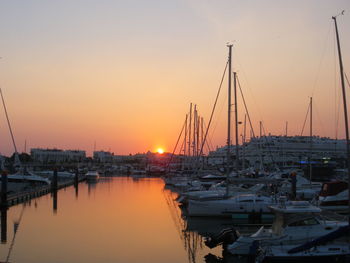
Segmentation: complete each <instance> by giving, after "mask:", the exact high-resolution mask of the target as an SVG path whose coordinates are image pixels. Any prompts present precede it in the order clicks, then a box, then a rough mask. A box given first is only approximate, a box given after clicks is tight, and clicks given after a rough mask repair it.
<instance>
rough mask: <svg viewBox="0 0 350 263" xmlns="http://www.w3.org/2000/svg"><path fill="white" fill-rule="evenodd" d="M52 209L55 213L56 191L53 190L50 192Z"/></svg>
mask: <svg viewBox="0 0 350 263" xmlns="http://www.w3.org/2000/svg"><path fill="white" fill-rule="evenodd" d="M52 209H53V212H54V213H55V214H56V213H57V189H54V190H53V192H52Z"/></svg>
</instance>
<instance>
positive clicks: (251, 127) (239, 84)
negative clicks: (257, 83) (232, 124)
mask: <svg viewBox="0 0 350 263" xmlns="http://www.w3.org/2000/svg"><path fill="white" fill-rule="evenodd" d="M236 78H237V82H238V87H239V91H240V92H241V96H242V99H243V104H244V108H245V111H246V113H247V116H248V121H249V125H250V129H251V130H252V133H253V138H255V133H254V128H253V125H252V121H251V119H250V114H249V111H248V107H247V104H246V102H245V98H244V95H243V91H242V87H241V83H240V81H239V78H238V75H237V76H236Z"/></svg>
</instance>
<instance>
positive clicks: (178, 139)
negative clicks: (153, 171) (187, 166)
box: [166, 121, 186, 170]
mask: <svg viewBox="0 0 350 263" xmlns="http://www.w3.org/2000/svg"><path fill="white" fill-rule="evenodd" d="M185 125H186V121H185V122H184V124H183V125H182V129H181V132H180V135H179V137H178V138H177V141H176V144H175V147H174V150H173V153H172V154H171V156H170V159H169V162H168V163H167V166H166V170H167V169H168V168H169V165H170V163H171V161H172V159H173V156H174V154H175V151H176V148H177V145H178V144H179V141H180V139H181V135H182V133H183V131H184V128H185Z"/></svg>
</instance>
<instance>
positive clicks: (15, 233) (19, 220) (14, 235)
mask: <svg viewBox="0 0 350 263" xmlns="http://www.w3.org/2000/svg"><path fill="white" fill-rule="evenodd" d="M24 209H25V203H24V204H23V206H22V210H21V214H20V216H19V219H18V224H17V229H15V231H14V233H13V238H12V241H11V244H10V248H9V252H8V254H7V257H6V261H5V262H6V263H8V262H9V260H10V256H11V252H12V249H13V247H14V246H15V239H16V235H17V232H18V228H19V224H20V223H21V221H22V217H23V213H24Z"/></svg>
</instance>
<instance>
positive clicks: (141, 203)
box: [0, 177, 222, 263]
mask: <svg viewBox="0 0 350 263" xmlns="http://www.w3.org/2000/svg"><path fill="white" fill-rule="evenodd" d="M78 193H79V195H78ZM174 198H175V194H174V193H172V192H171V191H169V190H164V183H163V181H162V180H161V179H158V178H155V179H140V180H137V181H136V180H133V179H132V178H130V177H115V178H104V177H101V178H100V180H99V181H98V182H97V183H94V184H88V183H86V182H82V183H80V184H79V191H78V188H77V187H74V186H72V187H68V188H66V189H61V190H59V191H58V192H57V195H55V194H53V195H46V196H42V197H40V198H37V199H35V200H32V201H31V202H30V203H27V204H21V205H17V206H13V207H10V208H9V209H8V210H7V211H6V212H4V213H3V211H1V212H2V213H1V215H2V217H1V219H2V222H1V237H2V240H3V243H1V245H0V261H5V262H6V261H9V262H18V263H19V262H26V263H27V262H29V263H30V262H35V263H40V262H45V263H46V262H84V263H85V262H128V263H132V262H152V263H157V262H170V263H171V262H174V263H175V262H176V263H178V262H193V263H194V262H199V263H201V262H205V256H206V255H208V254H209V253H212V254H214V255H217V256H219V255H221V250H222V249H221V248H217V249H212V250H210V249H209V248H207V247H205V246H204V243H203V238H202V237H201V236H200V235H199V234H198V232H197V231H192V229H188V225H187V222H186V221H185V220H183V218H182V217H181V211H180V209H179V208H178V206H177V203H176V202H175V201H174ZM32 204H34V205H32ZM58 206H59V209H58ZM5 216H6V218H5ZM3 222H5V223H3ZM6 224H7V225H9V224H13V226H14V227H13V228H12V227H6ZM5 227H6V228H5ZM6 239H7V242H6V241H5V240H6Z"/></svg>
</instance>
